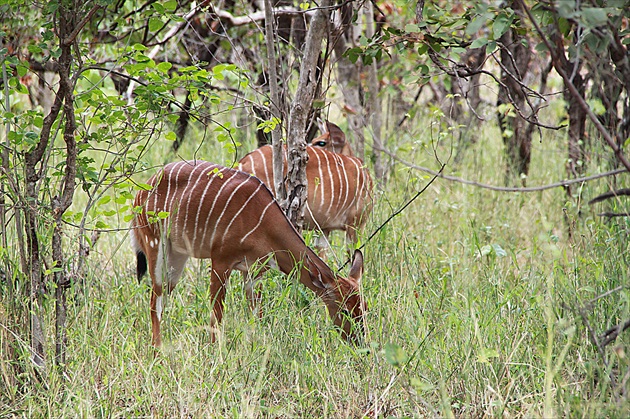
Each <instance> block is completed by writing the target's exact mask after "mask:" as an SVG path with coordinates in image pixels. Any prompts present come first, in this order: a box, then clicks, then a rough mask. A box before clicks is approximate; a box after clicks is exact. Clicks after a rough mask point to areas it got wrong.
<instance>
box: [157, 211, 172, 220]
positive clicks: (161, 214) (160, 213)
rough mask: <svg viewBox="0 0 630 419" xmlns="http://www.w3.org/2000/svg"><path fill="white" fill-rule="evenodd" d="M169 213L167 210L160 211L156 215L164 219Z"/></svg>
mask: <svg viewBox="0 0 630 419" xmlns="http://www.w3.org/2000/svg"><path fill="white" fill-rule="evenodd" d="M169 214H170V212H168V211H160V212H158V213H157V216H158V218H162V219H164V218H166V217H168V216H169Z"/></svg>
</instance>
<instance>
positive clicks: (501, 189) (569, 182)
mask: <svg viewBox="0 0 630 419" xmlns="http://www.w3.org/2000/svg"><path fill="white" fill-rule="evenodd" d="M381 151H382V152H383V153H385V154H387V155H388V156H390V157H391V158H392V159H394V160H396V161H398V162H399V163H402V164H404V165H405V166H407V167H409V168H410V169H414V170H419V171H421V172H425V173H429V174H431V175H433V176H438V177H440V178H442V179H445V180H449V181H451V182H458V183H463V184H464V185H472V186H477V187H479V188H483V189H489V190H491V191H497V192H539V191H544V190H547V189H553V188H560V187H562V188H566V187H567V186H569V185H573V184H576V183H583V182H588V181H591V180H595V179H600V178H603V177H607V176H614V175H618V174H620V173H625V172H627V170H626V169H616V170H611V171H608V172H604V173H598V174H595V175H591V176H586V177H581V178H575V179H566V180H561V181H559V182H555V183H550V184H547V185H542V186H528V187H526V188H517V187H506V186H495V185H489V184H486V183H481V182H477V181H474V180H468V179H463V178H460V177H456V176H449V175H443V174H441V173H440V172H437V171H435V170H432V169H429V168H427V167H422V166H418V165H416V164H413V163H409V162H408V161H405V160H403V159H401V158H400V157H398V156H397V155H396V154H394V153H392V152H391V151H389V150H387V149H385V148H381Z"/></svg>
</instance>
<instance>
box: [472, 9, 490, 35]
mask: <svg viewBox="0 0 630 419" xmlns="http://www.w3.org/2000/svg"><path fill="white" fill-rule="evenodd" d="M492 16H493V14H492V13H489V12H486V13H483V14H481V15H479V16H477V17H475V18H474V19H473V20H472V22H470V24H469V25H468V26H467V27H466V35H470V36H472V35H474V34H476V33H477V32H479V30H480V29H481V28H483V27H484V26H485V25H486V24H487V22H488V21H489V20H490V19H492Z"/></svg>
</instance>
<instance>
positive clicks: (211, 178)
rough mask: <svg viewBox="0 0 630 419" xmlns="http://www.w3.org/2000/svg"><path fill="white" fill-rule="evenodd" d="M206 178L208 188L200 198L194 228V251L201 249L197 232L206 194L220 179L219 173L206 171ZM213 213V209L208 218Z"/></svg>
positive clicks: (215, 196)
mask: <svg viewBox="0 0 630 419" xmlns="http://www.w3.org/2000/svg"><path fill="white" fill-rule="evenodd" d="M220 173H223V172H220ZM235 173H236V172H235ZM204 176H206V177H207V179H208V183H206V187H205V188H204V189H203V192H202V194H201V197H200V198H199V206H197V215H196V216H195V228H194V232H193V239H192V247H193V251H194V250H196V249H199V246H197V232H198V231H199V215H200V214H201V209H202V208H203V207H204V199H205V197H206V193H208V189H210V186H211V185H212V182H213V181H214V180H215V179H216V178H218V177H219V173H210V172H208V171H206V172H204ZM223 186H225V183H224V184H223V185H222V186H221V189H223ZM219 192H220V190H219ZM218 195H219V194H218V193H217V194H215V195H214V200H215V201H216V199H217V196H218ZM211 213H212V209H211V210H210V212H209V213H208V217H209V216H210V214H211ZM207 227H208V220H207V218H206V228H207ZM205 234H206V232H205V229H204V236H205ZM201 244H203V237H202V239H201Z"/></svg>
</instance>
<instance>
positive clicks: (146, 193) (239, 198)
mask: <svg viewBox="0 0 630 419" xmlns="http://www.w3.org/2000/svg"><path fill="white" fill-rule="evenodd" d="M148 185H150V186H151V188H150V189H148V190H140V191H139V192H138V194H137V195H136V197H135V201H134V208H135V211H136V215H135V217H134V219H133V221H132V245H133V248H134V250H135V252H136V256H137V276H138V279H139V280H140V279H141V278H142V277H143V276H144V274H145V273H146V271H147V269H148V271H149V275H150V276H151V281H152V292H151V309H150V312H151V326H152V327H151V329H152V343H153V345H154V347H156V348H157V347H159V346H160V345H161V337H160V321H161V317H162V310H163V291H164V288H166V292H167V293H168V292H170V291H171V290H173V289H174V288H175V286H176V285H177V283H178V281H179V279H180V277H181V275H182V272H183V269H184V265H185V264H186V261H187V260H188V258H190V257H193V258H201V259H211V265H212V267H211V272H210V293H211V296H212V304H213V310H212V314H211V319H210V323H211V330H212V341H215V339H216V334H217V332H218V326H219V325H220V323H221V319H222V317H223V301H224V297H225V285H226V283H227V281H228V278H229V276H230V273H231V272H232V270H234V269H236V270H239V271H241V272H243V273H244V277H249V276H248V271H249V270H250V268H251V267H252V266H254V265H256V266H260V267H261V270H260V272H259V274H257V276H256V277H255V278H254V280H251V281H250V282H249V283H247V284H246V287H245V289H246V295H247V298H248V299H249V302H250V304H251V306H252V308H255V307H256V306H257V305H258V303H259V302H260V294H259V292H256V291H255V288H254V285H252V284H254V283H255V279H257V278H258V277H259V276H260V274H261V273H262V272H264V271H266V270H267V269H269V268H277V269H279V270H280V271H282V272H284V273H285V274H289V273H290V272H292V271H294V270H295V271H296V272H297V275H298V276H299V279H300V282H302V284H304V285H305V286H306V287H307V288H309V289H311V290H312V291H313V292H315V294H317V295H318V296H319V297H320V298H321V299H322V300H323V301H324V303H325V304H326V306H327V309H328V312H329V314H330V316H331V317H332V319H333V321H334V323H335V325H336V326H338V327H339V328H340V332H341V335H342V336H343V337H345V338H346V339H347V340H348V341H352V342H358V341H360V339H361V337H362V330H363V324H362V322H361V320H362V317H363V314H364V312H365V310H366V305H365V303H364V301H363V299H362V298H361V295H360V293H359V284H360V280H361V276H362V273H363V255H362V254H361V252H360V251H356V252H355V254H354V260H353V263H352V267H351V268H350V273H349V276H348V278H344V277H341V276H338V275H337V274H336V273H335V272H333V270H332V269H331V268H330V267H329V266H328V265H327V264H326V263H325V262H324V261H323V260H322V259H320V258H319V257H318V256H317V255H316V254H315V252H313V250H311V249H310V248H309V247H307V246H306V244H305V243H304V240H303V239H302V236H301V235H300V234H298V232H297V231H296V230H295V228H294V227H293V225H292V224H291V222H290V221H289V220H288V219H287V217H286V216H285V214H284V212H283V211H282V209H281V208H280V206H279V205H278V203H277V202H276V201H275V199H274V197H273V195H272V194H271V192H270V191H269V189H268V188H267V187H266V186H265V185H264V184H263V183H262V182H261V181H260V180H258V179H257V178H255V177H253V176H251V175H249V174H247V173H243V172H241V171H238V170H234V169H230V168H227V167H223V166H220V165H217V164H213V163H209V162H205V161H199V160H196V161H179V162H174V163H169V164H167V165H166V166H164V168H163V169H162V170H161V171H160V172H159V173H158V174H157V175H155V176H153V177H152V178H151V179H150V180H149V182H148ZM249 279H251V278H249Z"/></svg>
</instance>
